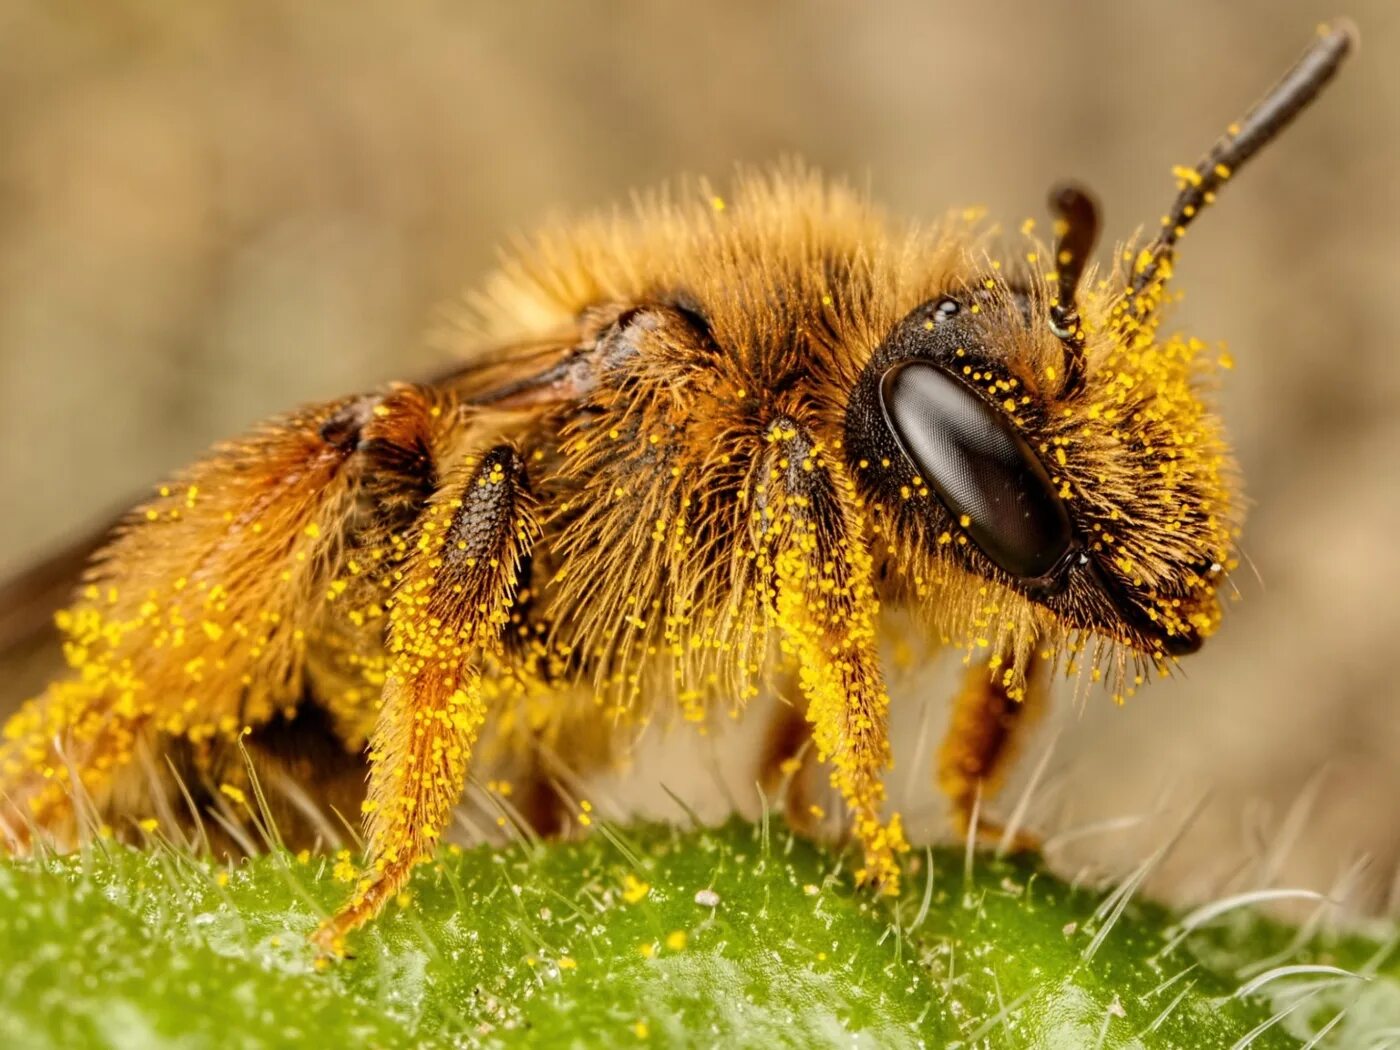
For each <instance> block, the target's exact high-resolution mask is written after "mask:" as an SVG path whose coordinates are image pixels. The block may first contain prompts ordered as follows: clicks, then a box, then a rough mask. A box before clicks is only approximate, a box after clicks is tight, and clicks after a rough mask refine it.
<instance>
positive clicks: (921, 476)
mask: <svg viewBox="0 0 1400 1050" xmlns="http://www.w3.org/2000/svg"><path fill="white" fill-rule="evenodd" d="M1047 301H1049V294H1048V293H1047V292H1046V291H1045V290H1044V289H1042V288H1033V289H1032V290H1029V291H1028V290H1013V289H1010V288H1007V287H1005V286H1004V285H999V284H997V283H995V282H991V281H988V282H986V285H985V286H982V285H979V286H977V287H976V288H975V290H968V289H955V290H951V291H949V292H948V293H946V294H943V295H939V296H937V297H935V298H933V299H930V300H928V301H926V302H924V303H922V304H921V305H919V306H918V307H917V308H915V309H914V310H913V311H912V312H911V313H909V314H908V315H907V316H906V317H904V318H903V319H902V320H901V321H900V322H899V323H898V324H896V325H895V327H894V328H893V330H892V331H891V332H890V333H889V335H888V337H887V338H886V339H885V340H884V341H883V343H882V344H881V345H880V346H879V347H878V348H877V349H876V350H875V352H874V353H873V354H872V355H871V357H870V360H869V361H868V363H867V364H866V366H865V368H864V369H863V370H862V372H861V375H860V377H859V380H858V381H857V384H856V388H855V390H854V392H853V396H852V399H851V403H850V407H849V411H848V413H847V417H846V438H845V444H846V447H847V449H848V450H849V455H850V458H851V459H852V460H853V466H854V467H855V469H856V470H857V473H858V476H860V477H862V478H863V479H865V485H866V495H867V498H870V499H872V500H873V501H875V502H876V503H877V504H880V505H882V506H883V507H885V508H886V511H887V513H889V514H890V516H891V517H892V518H893V519H894V521H895V523H896V525H895V528H896V529H898V530H899V531H900V532H901V533H902V537H901V538H902V542H903V543H904V544H913V545H916V546H917V547H919V548H921V549H920V550H918V551H916V552H914V556H915V557H916V558H931V559H936V560H937V561H939V562H940V563H942V564H944V565H951V567H953V568H954V569H956V570H958V571H961V572H962V573H967V574H971V575H973V576H975V577H980V578H981V579H983V580H985V581H989V582H991V583H994V584H997V585H1000V586H1001V587H1004V588H1006V589H1008V590H1010V591H1012V592H1014V593H1015V594H1017V595H1019V596H1020V597H1021V598H1023V599H1024V600H1025V601H1027V602H1029V603H1031V604H1032V605H1034V606H1035V607H1036V608H1038V609H1039V610H1040V611H1041V614H1042V615H1041V617H1040V619H1041V621H1042V626H1045V625H1052V626H1054V627H1056V628H1058V629H1059V630H1060V631H1061V632H1087V633H1092V634H1095V635H1098V636H1103V637H1108V638H1111V639H1113V640H1115V641H1118V642H1121V643H1124V644H1126V645H1128V646H1129V647H1131V648H1132V649H1134V650H1136V651H1138V652H1141V653H1144V654H1147V655H1149V656H1151V657H1153V658H1161V657H1172V656H1180V655H1184V654H1186V653H1190V652H1193V651H1195V650H1196V649H1197V648H1199V647H1200V645H1201V642H1202V640H1203V638H1204V637H1205V636H1206V635H1207V634H1209V633H1210V632H1211V630H1212V629H1213V628H1214V626H1215V625H1216V624H1217V623H1218V621H1219V619H1220V607H1219V602H1218V599H1217V596H1216V589H1217V586H1218V584H1219V582H1220V580H1221V579H1223V571H1224V568H1225V566H1226V565H1227V564H1228V563H1229V547H1230V542H1231V536H1232V533H1233V531H1234V526H1235V521H1234V517H1233V514H1232V512H1231V507H1232V505H1233V500H1232V498H1231V489H1232V487H1233V476H1232V469H1231V466H1230V460H1229V456H1228V453H1227V451H1226V449H1225V447H1224V444H1223V441H1222V440H1221V438H1220V433H1219V427H1218V425H1217V423H1216V420H1215V418H1214V416H1213V415H1211V414H1210V413H1209V412H1208V410H1207V408H1206V407H1205V405H1204V404H1203V401H1202V398H1201V395H1200V391H1199V389H1198V387H1199V385H1200V384H1199V372H1200V371H1201V366H1202V361H1201V360H1200V358H1201V356H1202V355H1201V351H1202V350H1203V349H1204V347H1203V346H1202V345H1201V344H1198V343H1196V342H1195V341H1190V340H1182V339H1179V338H1173V339H1169V340H1166V341H1165V342H1163V343H1159V342H1156V341H1154V338H1152V336H1151V335H1149V333H1144V332H1142V331H1141V325H1140V324H1139V323H1138V322H1137V321H1134V322H1133V324H1125V323H1123V319H1125V318H1127V317H1129V316H1130V314H1131V311H1129V310H1128V309H1127V308H1126V307H1125V300H1124V296H1123V295H1122V294H1118V295H1114V294H1111V293H1110V294H1104V295H1100V296H1096V297H1091V298H1090V299H1089V301H1088V302H1086V304H1085V308H1086V312H1087V313H1089V314H1091V315H1093V316H1092V322H1091V320H1090V319H1089V318H1086V319H1085V321H1083V322H1081V324H1082V325H1083V326H1084V328H1085V329H1089V330H1092V333H1093V334H1092V335H1090V337H1089V338H1088V345H1087V346H1082V347H1074V348H1067V347H1066V346H1065V345H1063V343H1062V341H1061V337H1060V336H1058V335H1057V334H1056V332H1055V328H1054V327H1053V326H1052V325H1051V324H1050V323H1049V322H1048V318H1049V312H1048V310H1047V308H1046V306H1045V303H1046V302H1047ZM1130 329H1131V330H1130ZM1078 354H1082V355H1083V356H1082V359H1080V360H1078V361H1075V360H1074V357H1075V355H1078ZM1071 376H1073V379H1072V381H1071V380H1070V378H1069V377H1071Z"/></svg>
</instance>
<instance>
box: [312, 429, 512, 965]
mask: <svg viewBox="0 0 1400 1050" xmlns="http://www.w3.org/2000/svg"><path fill="white" fill-rule="evenodd" d="M528 502H529V497H528V492H527V490H526V484H525V469H524V464H523V462H522V460H521V459H520V456H519V455H518V454H517V453H516V451H515V450H514V449H513V448H511V447H510V446H508V445H501V446H497V447H496V448H493V449H491V450H490V451H488V452H487V453H485V455H483V456H481V457H479V458H475V459H474V460H473V461H472V462H469V463H467V464H465V466H464V469H459V470H457V471H455V472H453V473H450V474H449V475H448V476H447V478H446V480H445V482H444V483H443V484H442V485H441V487H440V488H439V489H438V491H437V492H436V493H434V495H433V497H432V499H431V500H430V501H429V503H428V506H427V508H426V510H425V511H424V512H423V516H422V518H421V525H420V529H419V540H418V543H417V547H416V550H414V551H413V553H412V554H411V555H410V557H409V559H408V561H407V562H406V564H405V566H404V569H403V573H402V576H401V578H400V579H399V582H398V585H397V587H396V588H395V591H394V595H393V599H392V604H391V608H390V610H389V649H390V666H389V670H388V674H387V676H386V679H385V683H384V693H383V702H382V705H381V708H380V712H379V719H378V722H377V723H376V725H375V728H374V731H373V733H372V734H371V736H370V778H369V795H368V798H367V799H366V801H365V805H364V809H365V812H366V820H365V831H366V838H367V841H368V859H367V865H366V869H365V871H364V873H363V874H362V876H361V879H360V882H359V884H358V886H357V887H356V889H355V892H354V893H353V895H352V896H351V898H350V900H349V901H347V902H346V903H345V904H344V905H343V906H342V907H341V909H340V910H339V911H338V912H337V913H336V914H335V915H333V916H332V917H331V918H330V919H328V920H326V922H324V923H323V924H322V925H321V928H320V929H319V930H318V931H317V933H316V936H315V940H316V942H317V944H319V945H320V946H321V947H322V948H323V949H325V950H327V951H330V952H335V953H339V951H340V949H341V945H342V944H343V938H344V936H345V935H346V934H347V933H349V932H350V931H351V930H353V929H355V928H356V927H358V926H360V925H361V924H363V923H364V922H366V921H368V920H369V919H371V918H373V917H374V916H375V915H377V914H378V913H379V912H380V911H381V910H382V909H383V907H384V905H385V903H387V902H388V901H390V900H392V899H393V898H394V897H395V896H396V895H397V894H398V893H399V891H400V890H402V889H403V887H404V886H405V885H406V884H407V882H408V879H409V876H410V875H411V874H412V872H413V869H414V867H415V866H416V865H417V864H418V863H419V862H420V861H422V860H424V859H426V858H427V857H429V855H430V854H431V853H432V851H433V849H434V847H435V846H436V844H437V841H438V839H439V837H440V836H441V835H442V832H443V830H444V828H445V827H446V826H447V823H448V819H449V817H450V816H451V812H452V808H453V806H454V805H455V804H456V802H457V799H458V797H459V796H460V795H461V792H462V786H463V783H464V782H465V779H466V772H467V760H468V758H469V756H470V753H471V749H472V746H473V745H474V744H475V742H476V738H477V735H478V733H479V732H480V730H481V726H482V724H483V722H484V721H485V718H486V702H485V698H484V697H483V695H482V690H481V679H480V675H481V668H482V663H483V660H484V659H485V658H487V657H489V656H491V655H495V654H500V653H501V652H502V641H501V635H502V630H503V628H504V626H505V625H506V624H507V623H508V622H509V620H510V613H511V607H512V604H513V602H514V598H515V593H516V588H517V579H518V575H517V574H518V567H519V561H520V559H521V557H522V556H524V555H525V554H527V553H528V548H529V545H530V542H531V537H532V535H533V532H534V525H533V523H532V521H531V519H530V516H529V511H528Z"/></svg>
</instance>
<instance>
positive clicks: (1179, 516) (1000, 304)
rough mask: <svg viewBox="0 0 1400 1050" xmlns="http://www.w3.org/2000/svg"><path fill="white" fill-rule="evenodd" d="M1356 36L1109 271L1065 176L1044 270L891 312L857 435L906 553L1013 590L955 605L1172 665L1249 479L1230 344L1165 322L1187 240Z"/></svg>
mask: <svg viewBox="0 0 1400 1050" xmlns="http://www.w3.org/2000/svg"><path fill="white" fill-rule="evenodd" d="M1354 39H1355V37H1354V31H1353V30H1352V29H1351V28H1350V27H1349V26H1341V27H1338V28H1337V29H1334V30H1324V31H1323V32H1322V33H1321V34H1320V36H1319V38H1318V39H1317V40H1316V41H1315V42H1314V44H1313V46H1312V47H1311V48H1310V49H1309V50H1308V51H1307V52H1306V53H1305V54H1304V55H1303V57H1302V59H1301V60H1300V61H1299V62H1298V64H1297V65H1296V66H1295V67H1294V68H1293V70H1291V71H1290V72H1289V73H1288V74H1287V75H1286V76H1285V77H1284V78H1283V80H1281V81H1280V82H1279V84H1278V85H1277V86H1276V87H1275V88H1274V90H1273V91H1272V92H1271V93H1270V94H1269V95H1267V96H1266V97H1265V98H1264V100H1263V101H1262V102H1260V103H1259V105H1257V106H1256V107H1255V108H1254V109H1253V110H1252V111H1251V112H1250V113H1249V114H1248V115H1247V116H1246V117H1245V118H1244V119H1243V120H1242V121H1240V122H1239V123H1238V124H1236V125H1232V127H1231V129H1230V131H1229V133H1227V135H1226V136H1224V137H1223V138H1222V139H1221V140H1220V141H1219V142H1217V143H1216V145H1215V146H1214V147H1213V148H1212V149H1211V150H1210V152H1209V153H1208V154H1207V155H1206V156H1205V157H1204V158H1203V159H1202V160H1201V162H1200V163H1199V164H1197V165H1196V167H1195V168H1192V169H1181V170H1180V171H1179V172H1178V175H1179V178H1180V192H1179V193H1178V196H1177V198H1176V200H1175V202H1174V204H1173V206H1172V208H1171V210H1170V212H1169V213H1168V216H1167V218H1166V220H1165V222H1164V225H1163V228H1162V230H1161V231H1160V232H1159V233H1158V235H1157V236H1156V237H1155V239H1153V240H1152V241H1151V242H1150V243H1148V244H1147V245H1146V246H1145V247H1143V248H1141V249H1140V250H1138V251H1136V252H1131V251H1130V252H1127V253H1125V254H1124V257H1123V259H1122V262H1121V263H1120V265H1119V266H1118V267H1117V268H1115V270H1114V271H1113V272H1111V273H1109V274H1108V275H1107V276H1105V277H1103V278H1101V279H1094V276H1093V275H1092V274H1089V276H1088V278H1087V279H1086V270H1087V263H1088V260H1089V257H1090V255H1091V253H1092V250H1093V247H1094V243H1095V241H1096V240H1097V236H1098V228H1099V219H1098V209H1097V207H1096V205H1095V204H1094V201H1093V199H1092V198H1091V197H1090V196H1089V194H1088V193H1086V192H1085V191H1083V190H1081V189H1079V188H1077V187H1073V186H1063V187H1060V188H1057V189H1056V190H1054V191H1053V192H1052V193H1051V207H1052V209H1053V211H1054V212H1055V214H1056V219H1057V221H1056V227H1055V241H1054V243H1053V245H1052V246H1051V248H1050V252H1049V255H1050V258H1051V259H1052V265H1053V269H1052V270H1051V271H1050V272H1045V270H1044V268H1043V267H1040V268H1035V267H1034V266H1033V268H1032V272H1029V273H1027V274H1026V275H1025V276H1024V277H1023V278H1013V279H1007V278H1003V277H1002V276H1001V274H1000V272H999V271H991V272H986V273H983V274H980V275H978V276H976V277H974V278H972V279H967V280H963V281H962V282H961V283H959V284H957V285H955V286H950V287H944V288H942V289H940V290H939V292H938V293H937V294H936V295H934V296H933V297H932V298H929V299H928V300H927V301H925V302H923V303H922V304H920V305H919V306H918V307H916V308H915V309H914V310H913V311H912V312H911V313H909V314H908V315H907V316H905V317H904V318H903V319H902V320H901V321H899V322H898V323H897V324H896V325H895V326H894V328H893V329H892V330H891V331H890V332H889V333H888V335H887V337H886V338H885V339H884V341H883V342H882V343H881V345H880V346H879V347H878V348H877V349H876V350H875V351H874V353H873V354H872V356H871V358H870V359H869V361H868V362H867V363H866V365H865V367H864V369H863V371H862V373H861V375H860V377H859V380H858V381H857V385H856V389H855V391H854V393H853V395H852V399H851V402H850V406H849V409H848V412H847V416H846V438H845V447H846V449H847V456H848V458H849V459H850V460H851V461H852V464H853V466H854V467H855V468H856V471H857V476H858V477H860V478H862V479H863V485H864V488H865V491H866V493H867V495H868V496H869V497H870V498H871V500H872V502H873V503H874V504H875V505H876V506H877V507H878V508H879V509H880V511H881V512H882V516H884V517H888V518H891V519H893V520H892V524H891V528H892V530H893V531H895V532H897V533H898V534H900V538H901V541H902V545H903V546H904V547H905V548H906V549H913V550H914V551H915V561H916V562H917V564H916V565H915V566H913V567H912V569H911V570H910V572H909V573H907V575H911V576H912V577H914V579H915V581H916V584H917V586H919V587H923V586H929V587H932V586H936V585H937V580H938V579H939V578H940V576H941V575H946V572H947V570H948V569H949V568H952V569H954V570H958V571H960V573H961V574H962V576H963V578H966V577H968V576H971V577H973V578H974V579H976V578H980V580H982V581H984V582H985V583H991V584H995V585H999V587H997V588H996V589H995V591H994V592H992V593H993V594H994V595H1000V597H999V598H998V597H995V596H994V597H991V598H989V597H988V593H989V592H988V589H987V588H986V587H985V586H980V587H978V588H976V589H975V591H976V594H975V596H974V597H972V598H970V599H969V601H971V602H973V603H975V604H976V605H977V606H978V608H974V609H963V610H959V612H958V614H957V615H958V616H959V617H962V618H967V617H968V614H969V613H970V614H971V618H970V620H968V622H973V623H979V622H981V623H984V624H985V623H987V622H988V621H990V620H992V619H997V620H999V621H1000V622H1002V623H1003V624H1005V623H1007V622H1010V621H1013V620H1015V619H1016V618H1015V617H1014V616H1009V615H1008V613H1012V612H1014V610H1015V609H1016V608H1020V609H1021V611H1022V612H1023V613H1024V615H1023V616H1022V617H1021V618H1020V620H1021V623H1022V627H1024V628H1025V629H1020V628H1015V627H1013V628H1011V629H1009V633H1012V634H1017V635H1019V637H1020V639H1021V640H1020V641H1019V642H1018V644H1019V645H1020V647H1021V648H1022V649H1024V648H1025V644H1024V638H1025V636H1027V635H1030V636H1033V637H1039V636H1043V635H1045V634H1047V633H1050V632H1052V631H1059V632H1062V633H1064V634H1067V635H1070V636H1085V635H1088V636H1096V637H1098V638H1101V639H1108V640H1111V641H1113V642H1118V643H1122V644H1124V645H1126V646H1127V647H1128V648H1129V649H1130V650H1132V651H1134V652H1136V653H1139V654H1141V655H1143V656H1146V657H1147V658H1149V659H1150V660H1152V661H1154V662H1156V663H1158V664H1159V665H1160V664H1161V663H1163V661H1165V660H1167V659H1168V658H1171V657H1176V656H1180V655H1183V654H1186V653H1190V652H1193V651H1194V650H1195V649H1197V648H1199V646H1200V644H1201V642H1202V640H1203V639H1204V638H1205V637H1206V636H1207V635H1209V634H1210V633H1212V632H1213V631H1214V630H1215V628H1216V626H1217V625H1218V623H1219V621H1220V602H1219V598H1218V590H1219V588H1220V586H1221V585H1222V583H1223V582H1224V580H1225V578H1226V575H1227V573H1228V571H1229V570H1230V569H1231V568H1232V566H1233V564H1234V554H1233V548H1234V541H1235V538H1236V534H1237V531H1238V520H1239V508H1238V500H1237V498H1236V496H1235V490H1236V487H1237V486H1236V478H1235V471H1234V467H1233V463H1232V460H1231V457H1230V455H1229V451H1228V448H1227V447H1226V444H1225V441H1224V438H1223V434H1222V431H1221V427H1220V425H1219V423H1218V420H1217V418H1216V416H1215V415H1214V414H1213V413H1212V412H1211V411H1210V409H1209V406H1208V404H1207V403H1206V399H1205V394H1206V392H1207V384H1206V382H1205V378H1206V376H1207V374H1208V373H1209V372H1210V370H1211V369H1212V368H1213V367H1216V366H1218V365H1219V364H1220V363H1222V362H1221V359H1220V357H1219V356H1218V355H1216V354H1213V353H1211V352H1210V351H1209V350H1208V348H1207V347H1206V346H1205V344H1203V343H1201V342H1200V341H1198V340H1195V339H1191V338H1187V337H1184V336H1180V335H1168V334H1164V333H1163V332H1162V331H1160V329H1159V323H1160V319H1161V315H1162V307H1163V305H1164V304H1165V303H1167V301H1168V298H1169V297H1168V295H1167V283H1168V280H1169V279H1170V277H1171V270H1172V262H1173V258H1174V253H1175V249H1176V245H1177V243H1178V241H1179V240H1180V238H1181V236H1182V235H1183V234H1184V233H1185V231H1186V228H1187V227H1188V226H1189V225H1190V223H1191V222H1192V221H1193V220H1194V218H1195V217H1196V216H1197V215H1198V214H1199V213H1200V211H1201V210H1202V209H1203V208H1204V207H1206V206H1207V205H1208V204H1210V203H1211V202H1212V201H1213V200H1214V197H1215V194H1216V192H1217V191H1218V189H1219V188H1220V186H1221V185H1222V184H1223V183H1224V182H1225V181H1226V180H1227V179H1228V178H1230V177H1231V176H1232V175H1233V174H1234V173H1235V172H1236V171H1237V170H1238V169H1239V167H1240V166H1241V165H1242V164H1243V163H1245V162H1246V161H1247V160H1248V159H1249V158H1250V157H1251V156H1253V154H1254V153H1255V152H1257V151H1258V149H1259V148H1260V147H1261V146H1263V145H1264V144H1265V143H1266V142H1268V141H1269V140H1270V139H1272V138H1273V137H1274V136H1275V135H1276V134H1277V133H1278V132H1279V131H1280V130H1281V129H1282V128H1283V127H1284V126H1285V125H1286V124H1287V123H1288V122H1289V121H1290V120H1291V119H1292V118H1293V117H1294V116H1295V115H1296V114H1297V113H1298V112H1299V111H1300V110H1301V109H1302V108H1303V107H1304V106H1306V105H1307V103H1308V102H1310V101H1311V100H1312V99H1313V97H1315V96H1316V94H1317V93H1318V92H1319V91H1320V90H1321V88H1322V86H1323V85H1324V84H1326V82H1327V81H1328V80H1329V79H1330V78H1331V77H1332V75H1333V74H1334V73H1335V71H1336V69H1337V67H1338V66H1339V64H1340V62H1341V60H1342V58H1343V57H1344V56H1345V54H1346V53H1347V51H1348V50H1349V49H1350V47H1351V46H1352V44H1353V42H1354ZM1045 255H1046V253H1045V251H1044V249H1043V248H1042V249H1041V251H1040V252H1039V253H1031V255H1030V256H1029V258H1030V259H1031V260H1032V262H1033V263H1034V262H1035V261H1037V260H1040V259H1044V257H1045ZM1225 363H1226V364H1228V362H1225ZM910 545H912V548H911V546H910ZM1003 630H1008V629H1007V628H1005V627H1003Z"/></svg>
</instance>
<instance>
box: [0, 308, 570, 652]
mask: <svg viewBox="0 0 1400 1050" xmlns="http://www.w3.org/2000/svg"><path fill="white" fill-rule="evenodd" d="M593 373H594V369H593V366H592V364H591V363H590V361H589V355H588V354H586V353H584V352H582V351H581V349H580V347H579V336H578V332H577V331H576V330H569V331H563V330H561V331H559V332H556V333H549V334H547V335H544V336H541V337H540V338H538V339H534V340H529V341H524V342H518V343H512V344H508V345H502V346H499V347H494V348H488V349H486V350H484V351H482V352H479V353H476V354H473V356H472V358H471V360H470V361H467V362H465V363H463V364H460V365H457V366H454V367H452V368H450V369H446V370H443V371H441V372H439V373H438V374H436V375H433V376H430V377H428V380H427V383H428V385H431V386H437V387H440V388H443V389H448V390H452V391H454V392H455V393H457V394H458V396H460V397H461V399H462V400H463V401H464V402H466V403H468V404H479V405H492V406H498V407H501V408H518V407H529V406H541V407H543V406H547V405H549V404H551V403H555V402H567V401H570V400H572V399H575V398H577V397H579V396H581V395H582V394H583V393H586V392H587V390H588V389H591V387H592V376H593ZM143 499H145V494H144V493H143V494H142V495H140V496H138V497H136V498H133V499H132V500H131V504H130V505H131V506H136V505H137V504H139V503H140V502H141V501H142V500H143ZM125 518H126V512H125V511H123V512H122V513H121V514H118V515H115V516H114V517H112V518H110V519H109V520H107V521H106V522H105V523H104V524H103V525H102V526H101V527H99V528H97V529H94V530H93V531H91V532H90V533H88V534H86V535H83V536H80V537H79V538H77V539H75V540H73V541H72V542H71V543H69V544H68V545H67V546H65V547H63V548H61V549H59V550H57V551H55V552H53V553H52V554H49V555H48V556H46V557H44V558H42V559H41V560H39V561H37V562H35V563H34V564H32V565H30V566H28V567H27V568H25V569H22V570H20V572H18V573H17V574H16V575H14V576H12V577H10V578H9V579H6V580H2V581H0V661H4V662H8V661H10V660H13V659H21V658H25V657H26V656H27V654H28V653H31V652H34V651H36V650H38V649H41V648H43V647H45V646H49V645H52V644H53V642H54V641H55V640H56V637H57V634H56V630H55V627H54V622H53V617H54V613H56V612H58V610H60V609H61V608H63V607H64V606H65V605H67V604H68V602H69V599H70V598H71V597H72V595H73V592H74V591H75V590H76V589H77V587H78V585H79V584H80V583H81V582H82V579H83V570H84V568H85V567H86V566H87V565H88V564H89V563H90V562H91V560H92V557H93V555H94V554H96V553H97V552H98V551H100V550H101V549H102V547H103V546H104V545H105V543H106V542H107V540H108V539H109V538H110V537H111V535H112V533H113V532H114V531H115V530H116V529H117V527H118V526H119V525H120V524H121V523H122V521H123V520H125Z"/></svg>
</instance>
